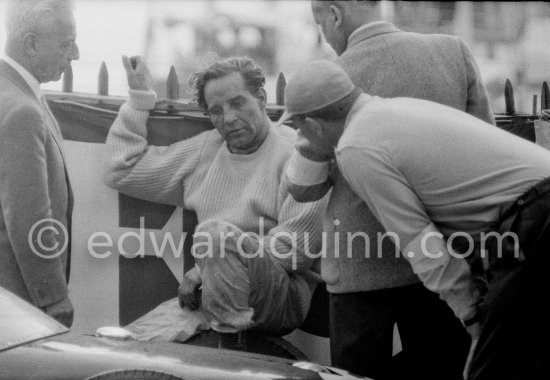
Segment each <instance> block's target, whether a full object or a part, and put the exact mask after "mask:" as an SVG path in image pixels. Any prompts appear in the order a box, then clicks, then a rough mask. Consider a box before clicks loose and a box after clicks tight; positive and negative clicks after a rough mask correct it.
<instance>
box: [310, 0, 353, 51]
mask: <svg viewBox="0 0 550 380" xmlns="http://www.w3.org/2000/svg"><path fill="white" fill-rule="evenodd" d="M311 11H312V13H313V19H314V20H315V23H316V24H317V25H319V27H320V28H321V32H322V33H323V36H325V40H327V42H328V43H329V45H330V46H331V47H332V48H333V49H334V51H335V52H336V54H337V55H341V54H342V53H343V52H344V50H346V47H347V40H346V38H345V36H344V34H343V33H342V32H341V30H340V29H341V28H338V27H337V25H336V24H335V16H336V15H335V14H334V12H333V11H331V8H330V5H329V4H328V3H327V2H323V1H319V0H312V2H311Z"/></svg>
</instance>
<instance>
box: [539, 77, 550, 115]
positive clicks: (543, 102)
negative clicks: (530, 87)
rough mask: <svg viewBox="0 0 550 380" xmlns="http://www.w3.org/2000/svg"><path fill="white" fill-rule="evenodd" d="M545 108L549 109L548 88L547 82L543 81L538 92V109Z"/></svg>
mask: <svg viewBox="0 0 550 380" xmlns="http://www.w3.org/2000/svg"><path fill="white" fill-rule="evenodd" d="M547 109H550V90H549V89H548V82H546V81H544V82H543V83H542V91H541V93H540V110H541V111H542V110H547Z"/></svg>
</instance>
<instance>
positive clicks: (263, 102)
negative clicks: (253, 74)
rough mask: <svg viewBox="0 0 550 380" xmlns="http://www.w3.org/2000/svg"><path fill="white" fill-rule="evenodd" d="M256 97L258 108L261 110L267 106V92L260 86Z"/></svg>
mask: <svg viewBox="0 0 550 380" xmlns="http://www.w3.org/2000/svg"><path fill="white" fill-rule="evenodd" d="M256 97H257V98H258V102H259V103H260V108H261V109H262V110H263V109H265V108H266V107H267V92H266V91H265V89H264V88H260V89H259V90H258V94H257V96H256Z"/></svg>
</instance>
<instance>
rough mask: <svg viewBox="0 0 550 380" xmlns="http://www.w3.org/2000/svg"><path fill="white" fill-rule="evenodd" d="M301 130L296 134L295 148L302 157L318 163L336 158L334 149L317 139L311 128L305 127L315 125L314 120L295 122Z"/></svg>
mask: <svg viewBox="0 0 550 380" xmlns="http://www.w3.org/2000/svg"><path fill="white" fill-rule="evenodd" d="M294 123H295V124H296V126H297V127H298V128H299V129H298V131H297V133H296V144H295V147H296V149H297V150H298V152H300V154H301V155H302V156H304V157H305V158H307V159H309V160H311V161H317V162H323V161H328V160H329V159H331V158H332V157H333V156H334V148H333V147H331V146H327V145H326V144H322V143H320V142H319V141H318V139H317V138H315V134H314V133H313V132H311V128H312V127H311V126H309V127H304V125H305V124H311V123H315V121H314V120H312V119H310V118H307V119H301V120H298V119H297V120H296V121H295V122H294Z"/></svg>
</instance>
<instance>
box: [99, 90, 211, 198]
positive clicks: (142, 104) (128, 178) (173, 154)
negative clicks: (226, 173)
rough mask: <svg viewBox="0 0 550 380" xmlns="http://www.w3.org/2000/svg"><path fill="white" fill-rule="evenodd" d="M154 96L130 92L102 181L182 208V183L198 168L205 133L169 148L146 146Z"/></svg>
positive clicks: (115, 129) (108, 146) (114, 132)
mask: <svg viewBox="0 0 550 380" xmlns="http://www.w3.org/2000/svg"><path fill="white" fill-rule="evenodd" d="M154 104H155V93H154V92H152V91H149V92H145V91H133V90H130V98H129V101H128V103H125V104H123V105H122V107H121V108H120V111H119V115H118V117H117V118H116V120H115V122H114V123H113V126H112V127H111V130H110V131H109V135H108V136H107V142H106V154H105V161H104V173H103V179H104V181H105V183H106V184H107V185H108V186H110V187H112V188H113V189H115V190H118V191H120V192H123V193H126V194H129V195H131V196H134V197H137V198H141V199H146V200H149V201H153V202H159V203H167V204H172V205H176V206H183V192H184V181H185V179H186V178H187V177H188V176H190V175H192V173H193V172H194V170H195V168H196V167H197V166H198V163H199V159H200V156H201V152H202V149H203V147H204V145H205V143H206V141H207V139H208V133H207V132H205V133H201V134H199V135H197V136H194V137H192V138H190V139H187V140H183V141H179V142H177V143H174V144H172V145H169V146H153V145H148V143H147V127H146V123H147V119H148V117H149V110H151V109H152V108H153V107H154Z"/></svg>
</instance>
